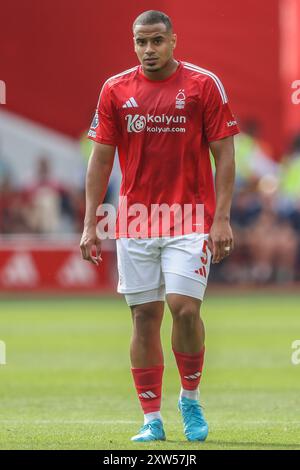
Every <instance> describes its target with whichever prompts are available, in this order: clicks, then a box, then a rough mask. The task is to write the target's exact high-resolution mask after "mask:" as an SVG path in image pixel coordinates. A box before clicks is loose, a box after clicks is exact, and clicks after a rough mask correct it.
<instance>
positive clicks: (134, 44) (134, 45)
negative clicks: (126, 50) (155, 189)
mask: <svg viewBox="0 0 300 470" xmlns="http://www.w3.org/2000/svg"><path fill="white" fill-rule="evenodd" d="M132 39H133V48H134V52H136V42H135V37H134V36H133V38H132Z"/></svg>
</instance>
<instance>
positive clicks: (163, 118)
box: [88, 62, 239, 237]
mask: <svg viewBox="0 0 300 470" xmlns="http://www.w3.org/2000/svg"><path fill="white" fill-rule="evenodd" d="M238 132H239V130H238V127H237V123H236V121H235V118H234V116H233V114H232V112H231V110H230V108H229V106H228V99H227V96H226V93H225V90H224V87H223V85H222V83H221V81H220V80H219V78H218V77H217V76H216V75H214V74H213V73H212V72H210V71H208V70H205V69H202V68H200V67H198V66H195V65H192V64H189V63H187V62H179V65H178V67H177V69H176V71H175V72H174V73H173V74H172V75H171V76H169V77H168V78H166V79H165V80H158V81H154V80H150V79H149V78H147V77H146V76H145V75H144V74H143V70H142V67H141V66H136V67H133V68H132V69H129V70H127V71H125V72H122V73H120V74H118V75H115V76H113V77H111V78H109V79H108V80H107V81H106V82H105V83H104V85H103V87H102V90H101V93H100V97H99V101H98V105H97V110H96V114H95V117H94V120H93V122H92V125H91V128H90V131H89V133H88V136H89V138H90V139H92V140H94V141H96V142H100V143H104V144H110V145H114V146H117V148H118V155H119V160H120V167H121V171H122V183H121V189H120V196H123V198H121V199H120V201H122V202H121V203H120V205H119V220H120V214H121V213H122V223H120V224H119V220H118V222H117V230H116V236H117V237H128V236H132V235H131V233H129V231H128V227H129V226H130V223H133V222H134V217H137V215H138V214H139V215H140V213H141V212H138V210H136V208H137V207H138V206H133V205H136V204H143V207H145V208H146V209H148V215H146V217H147V225H148V232H147V234H146V235H142V236H158V235H159V236H163V235H165V234H166V233H165V232H164V229H163V228H162V227H161V226H159V229H158V232H157V233H156V232H155V230H154V232H153V231H152V232H151V224H153V218H152V217H153V214H152V215H151V210H150V209H151V208H152V207H154V206H152V205H153V204H154V205H161V204H167V205H168V206H169V207H170V206H172V205H174V204H175V205H176V207H177V208H178V207H181V208H184V207H185V206H184V205H189V207H192V209H191V211H192V218H193V221H194V220H196V219H195V211H196V209H195V208H196V205H200V204H202V205H203V207H204V226H202V228H201V229H200V230H199V228H198V229H192V230H191V229H187V230H185V233H190V232H191V231H201V232H204V233H208V232H209V230H210V227H211V224H212V221H213V217H214V211H215V190H214V182H213V175H212V169H211V163H210V157H209V143H210V142H212V141H215V140H219V139H222V138H224V137H227V136H230V135H234V134H237V133H238ZM124 196H126V198H124ZM124 200H126V205H127V208H128V209H124V207H123V206H124ZM174 207H175V206H174ZM186 207H187V206H186ZM129 208H131V209H130V210H129ZM124 210H126V223H127V228H126V224H125V228H124V220H123V215H124ZM154 212H155V211H154ZM143 216H145V213H143ZM197 220H198V219H197ZM171 225H172V223H171ZM194 225H195V224H194ZM198 225H199V224H198ZM171 232H172V227H171ZM143 233H144V232H143ZM170 234H171V235H172V234H174V233H170Z"/></svg>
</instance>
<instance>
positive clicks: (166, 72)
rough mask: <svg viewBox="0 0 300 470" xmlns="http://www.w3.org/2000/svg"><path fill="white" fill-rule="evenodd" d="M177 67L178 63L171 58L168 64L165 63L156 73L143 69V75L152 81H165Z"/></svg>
mask: <svg viewBox="0 0 300 470" xmlns="http://www.w3.org/2000/svg"><path fill="white" fill-rule="evenodd" d="M178 66H179V62H177V60H175V59H174V58H172V59H170V61H169V62H167V63H166V65H165V66H164V68H162V69H161V70H158V71H157V72H149V71H146V70H144V68H143V74H144V75H145V76H146V77H147V78H149V79H150V80H153V81H159V80H165V79H166V78H168V77H170V75H172V74H173V73H174V72H175V71H176V70H177V67H178Z"/></svg>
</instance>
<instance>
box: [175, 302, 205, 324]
mask: <svg viewBox="0 0 300 470" xmlns="http://www.w3.org/2000/svg"><path fill="white" fill-rule="evenodd" d="M172 314H173V319H174V320H175V321H176V322H179V323H180V324H181V325H182V326H184V327H190V328H193V327H194V325H195V323H196V322H197V321H199V316H200V312H199V309H198V308H197V307H195V306H193V305H189V304H188V305H185V304H182V305H178V306H176V307H175V308H174V309H173V311H172Z"/></svg>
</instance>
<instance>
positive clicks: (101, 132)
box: [88, 83, 119, 146]
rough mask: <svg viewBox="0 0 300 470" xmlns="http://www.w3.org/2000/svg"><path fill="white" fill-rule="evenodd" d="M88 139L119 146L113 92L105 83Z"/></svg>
mask: <svg viewBox="0 0 300 470" xmlns="http://www.w3.org/2000/svg"><path fill="white" fill-rule="evenodd" d="M88 138H89V139H91V140H94V141H95V142H99V143H102V144H108V145H115V146H116V145H117V144H118V140H119V133H118V129H117V124H116V113H115V110H114V106H113V102H112V99H111V90H110V88H109V86H108V84H107V83H105V84H104V85H103V87H102V90H101V92H100V96H99V100H98V104H97V108H96V112H95V116H94V119H93V122H92V124H91V127H90V130H89V132H88Z"/></svg>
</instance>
